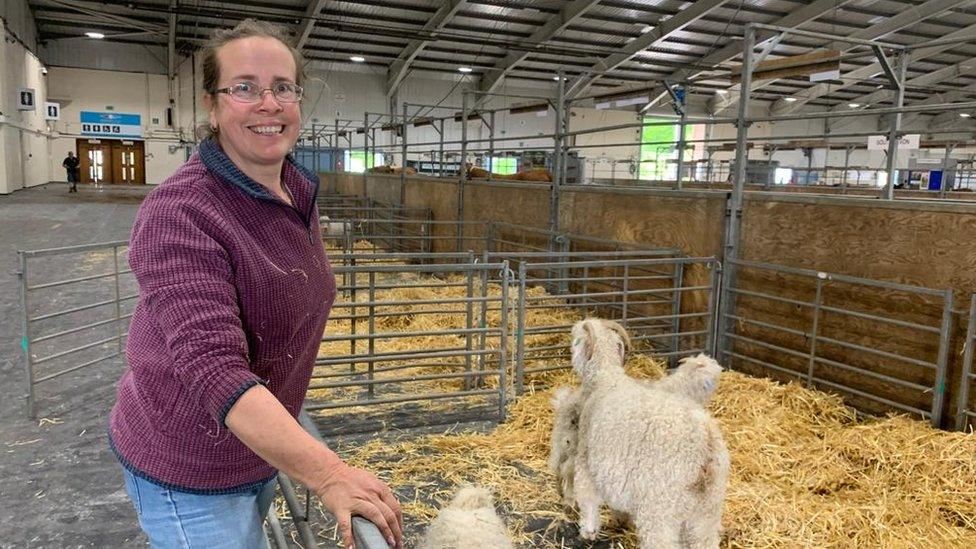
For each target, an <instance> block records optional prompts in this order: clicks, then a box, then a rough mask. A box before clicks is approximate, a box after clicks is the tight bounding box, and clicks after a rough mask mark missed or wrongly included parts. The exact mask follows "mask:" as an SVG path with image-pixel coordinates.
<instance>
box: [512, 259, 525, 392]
mask: <svg viewBox="0 0 976 549" xmlns="http://www.w3.org/2000/svg"><path fill="white" fill-rule="evenodd" d="M525 271H526V263H525V262H524V261H523V262H521V263H519V274H518V283H519V290H518V301H517V303H518V318H517V326H516V328H515V394H516V396H521V395H522V391H523V390H524V382H525V371H524V370H525V305H526V303H527V301H526V287H525V279H526V277H525Z"/></svg>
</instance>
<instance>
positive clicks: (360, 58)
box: [349, 55, 366, 63]
mask: <svg viewBox="0 0 976 549" xmlns="http://www.w3.org/2000/svg"><path fill="white" fill-rule="evenodd" d="M349 60H350V61H352V62H353V63H362V62H363V61H366V58H365V57H363V56H362V55H353V56H352V57H350V58H349Z"/></svg>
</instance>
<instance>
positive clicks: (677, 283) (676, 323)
mask: <svg viewBox="0 0 976 549" xmlns="http://www.w3.org/2000/svg"><path fill="white" fill-rule="evenodd" d="M684 275H685V271H684V265H683V264H681V263H678V264H676V265H675V266H674V283H673V287H674V290H675V291H674V296H673V302H672V311H673V314H674V315H680V314H681V296H682V295H683V292H681V291H679V290H680V289H681V288H682V285H683V284H684V278H685V276H684ZM701 288H703V289H705V290H706V291H711V284H709V285H708V286H707V287H706V286H702V287H701ZM672 331H673V332H674V339H672V341H671V350H672V351H677V350H678V348H679V347H680V346H681V338H680V337H679V335H678V334H679V333H680V332H681V318H680V317H679V316H674V320H673V327H672ZM671 366H672V367H674V366H676V364H672V365H671Z"/></svg>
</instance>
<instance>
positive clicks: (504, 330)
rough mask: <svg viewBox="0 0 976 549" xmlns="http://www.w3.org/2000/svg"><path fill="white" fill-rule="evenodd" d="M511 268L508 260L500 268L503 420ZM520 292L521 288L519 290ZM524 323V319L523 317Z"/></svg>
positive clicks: (500, 402)
mask: <svg viewBox="0 0 976 549" xmlns="http://www.w3.org/2000/svg"><path fill="white" fill-rule="evenodd" d="M512 274H513V273H512V270H511V269H509V268H508V262H507V261H506V262H505V266H504V267H503V268H502V276H501V282H502V310H501V319H500V320H501V322H500V324H501V335H500V340H499V342H498V349H499V354H498V418H499V421H505V417H506V412H507V410H506V408H507V407H508V382H507V380H506V379H505V378H506V372H507V370H508V307H509V305H508V291H509V286H510V285H511V283H512ZM519 291H520V292H521V289H520V290H519ZM523 323H524V319H523Z"/></svg>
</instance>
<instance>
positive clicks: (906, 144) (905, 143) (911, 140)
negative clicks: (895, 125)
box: [868, 133, 922, 151]
mask: <svg viewBox="0 0 976 549" xmlns="http://www.w3.org/2000/svg"><path fill="white" fill-rule="evenodd" d="M921 139H922V135H921V134H918V133H913V134H908V135H903V136H901V137H899V138H898V149H899V150H912V149H917V148H918V145H919V142H920V141H921ZM868 150H869V151H886V150H888V136H887V135H872V136H871V137H869V138H868Z"/></svg>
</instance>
